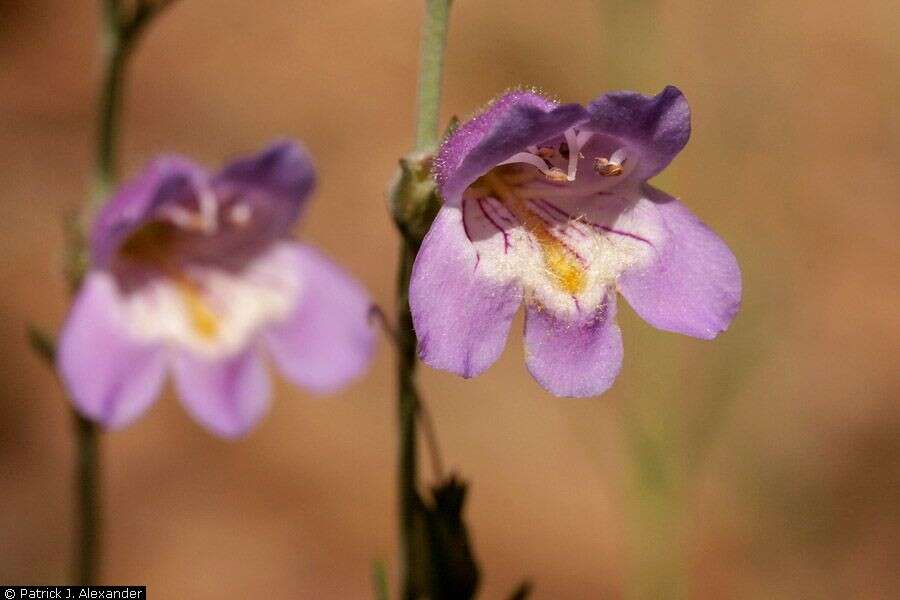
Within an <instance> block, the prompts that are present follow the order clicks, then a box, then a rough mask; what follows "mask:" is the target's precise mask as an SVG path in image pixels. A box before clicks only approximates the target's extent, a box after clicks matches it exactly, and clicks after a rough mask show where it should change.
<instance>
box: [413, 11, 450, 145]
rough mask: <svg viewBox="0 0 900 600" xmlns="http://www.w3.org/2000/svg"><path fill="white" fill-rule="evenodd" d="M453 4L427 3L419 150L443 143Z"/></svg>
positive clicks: (418, 114)
mask: <svg viewBox="0 0 900 600" xmlns="http://www.w3.org/2000/svg"><path fill="white" fill-rule="evenodd" d="M451 3H452V0H425V20H424V22H423V23H422V48H421V52H420V55H419V56H420V58H419V91H418V97H417V101H416V150H421V151H428V150H433V149H434V148H435V146H437V144H438V142H439V141H440V128H439V125H440V108H441V79H442V76H443V72H444V48H446V46H447V26H448V25H449V22H450V4H451Z"/></svg>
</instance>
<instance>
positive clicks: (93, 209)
mask: <svg viewBox="0 0 900 600" xmlns="http://www.w3.org/2000/svg"><path fill="white" fill-rule="evenodd" d="M172 1H173V0H155V1H154V0H138V2H137V4H136V5H135V6H134V8H133V9H132V10H131V11H130V13H129V14H128V15H126V14H125V10H124V8H123V6H122V2H121V0H101V15H102V23H101V34H100V35H101V48H102V57H103V82H102V84H101V90H100V99H99V106H98V115H99V116H98V130H97V155H96V159H95V160H96V165H95V172H94V183H93V189H92V192H91V196H90V199H89V200H88V202H86V203H85V205H84V209H83V211H82V214H81V218H80V219H79V221H78V224H77V225H76V227H75V231H73V232H72V235H71V238H70V241H69V249H68V252H69V261H70V262H69V265H70V269H69V273H68V277H69V286H70V288H71V290H72V291H73V293H74V292H75V291H77V290H78V288H79V286H80V285H81V281H82V280H83V279H84V276H85V274H86V272H87V268H88V262H89V259H88V247H87V240H88V236H89V231H90V226H91V223H92V222H93V219H94V216H95V215H96V213H97V211H98V210H99V209H100V208H101V207H102V206H103V203H104V202H105V201H106V199H107V198H108V197H109V194H110V192H111V191H112V189H113V187H114V186H115V184H116V179H117V170H116V161H117V158H118V156H117V155H118V152H117V142H118V138H119V129H120V122H121V115H122V89H123V83H124V80H125V73H126V70H127V67H128V60H129V57H130V56H131V51H132V49H133V48H134V45H135V42H136V41H137V39H138V38H139V37H140V34H141V32H142V31H143V30H144V28H145V27H146V26H147V25H148V24H149V23H150V22H151V21H152V20H153V17H154V16H156V15H157V14H159V12H160V11H162V10H163V9H164V8H165V7H166V6H168V5H170V4H171V3H172ZM73 420H74V429H75V441H76V452H77V459H76V466H75V499H76V500H75V506H76V511H75V512H76V515H75V518H76V520H77V523H78V527H77V534H76V538H75V546H74V558H73V562H72V569H73V573H72V576H73V578H74V580H75V582H77V583H78V584H81V585H92V584H94V583H96V581H97V576H98V575H97V574H98V571H99V565H100V550H101V548H100V545H101V544H100V541H101V538H100V521H101V498H100V436H99V429H98V427H97V426H96V425H95V424H94V423H92V422H90V421H88V420H87V419H85V418H84V417H82V416H81V415H80V414H78V413H77V412H75V411H74V410H73Z"/></svg>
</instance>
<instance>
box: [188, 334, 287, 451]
mask: <svg viewBox="0 0 900 600" xmlns="http://www.w3.org/2000/svg"><path fill="white" fill-rule="evenodd" d="M172 368H173V372H174V375H175V385H176V388H177V389H178V396H179V397H180V399H181V402H182V404H183V405H184V407H185V408H186V409H187V411H188V412H189V413H190V414H191V415H192V416H193V417H194V418H195V419H196V420H197V421H198V422H199V423H200V424H201V425H203V426H204V427H206V428H207V429H209V430H210V431H212V432H213V433H215V434H216V435H219V436H221V437H226V438H233V437H239V436H241V435H244V434H245V433H247V432H248V431H249V430H250V429H251V428H252V427H253V426H254V425H255V424H256V423H257V422H258V421H259V420H260V419H261V418H262V417H263V415H265V413H266V411H267V409H268V407H269V393H270V389H269V375H268V373H267V372H266V368H265V365H264V364H263V361H262V357H261V356H260V353H259V352H258V351H257V350H256V349H254V348H250V349H247V350H245V351H244V352H243V353H241V354H237V355H235V356H230V357H226V358H223V359H206V358H202V357H199V356H195V355H193V354H190V353H188V352H186V351H182V352H181V353H179V354H178V355H177V356H176V357H175V358H174V360H173V364H172Z"/></svg>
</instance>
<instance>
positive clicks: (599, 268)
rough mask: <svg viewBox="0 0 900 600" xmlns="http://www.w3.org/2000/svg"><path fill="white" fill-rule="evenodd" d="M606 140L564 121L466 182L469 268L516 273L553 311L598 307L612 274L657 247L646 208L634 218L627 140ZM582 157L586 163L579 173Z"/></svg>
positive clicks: (507, 275) (498, 274) (502, 276)
mask: <svg viewBox="0 0 900 600" xmlns="http://www.w3.org/2000/svg"><path fill="white" fill-rule="evenodd" d="M611 143H614V142H613V141H612V140H611V139H601V138H598V137H595V136H594V135H593V133H591V132H579V131H576V130H574V129H570V130H568V131H566V132H565V134H564V135H563V136H562V139H559V138H557V140H556V141H555V142H554V143H553V144H551V145H547V146H542V145H537V146H531V147H529V148H527V151H526V152H519V153H517V154H515V155H513V156H511V157H510V158H509V159H507V160H505V161H503V162H502V163H500V165H498V166H497V167H495V168H494V169H492V170H491V171H489V172H488V173H486V174H485V175H483V176H482V177H481V178H479V179H478V180H477V181H476V182H475V183H474V184H472V185H471V186H470V187H469V189H468V190H466V192H465V194H464V196H463V207H462V209H463V224H464V226H465V228H466V233H467V235H468V236H469V239H470V240H471V241H472V243H473V245H474V246H475V248H476V251H477V255H478V265H477V266H476V269H480V270H481V271H482V272H484V274H486V275H487V276H489V277H491V278H494V279H497V280H500V281H508V280H510V279H517V280H519V281H520V282H521V283H522V285H523V287H524V288H525V290H526V293H527V295H528V297H529V299H530V300H531V301H533V302H535V303H537V304H539V305H541V306H543V307H546V308H547V309H550V310H553V311H554V312H555V313H556V314H558V315H568V316H571V317H573V318H574V317H575V316H576V315H578V314H580V315H582V316H584V315H586V314H591V311H594V310H596V309H598V308H599V307H600V306H601V305H602V303H603V301H604V298H605V296H606V294H607V293H608V291H609V289H610V288H613V287H614V286H615V284H616V280H617V278H618V276H619V275H620V274H621V273H622V272H623V271H624V270H625V269H627V268H628V267H630V266H632V265H635V264H637V263H640V262H642V261H644V260H646V259H647V258H648V257H649V256H651V255H652V254H653V253H654V252H655V250H654V247H653V241H652V240H653V239H659V237H660V235H661V232H660V230H659V228H658V227H657V226H656V225H655V224H654V223H655V221H654V219H653V218H652V217H647V216H646V215H645V216H644V217H642V219H641V220H632V217H633V214H634V210H635V208H636V207H637V205H638V204H639V203H640V202H642V201H641V200H640V197H639V191H638V187H637V186H634V185H631V184H630V183H626V185H620V184H622V183H623V182H627V180H626V178H625V177H623V175H625V174H627V173H626V169H627V170H628V171H629V172H630V171H631V170H633V168H634V162H635V161H634V160H632V159H631V158H630V157H629V155H628V153H627V151H626V150H625V149H624V148H614V149H612V150H611V151H608V150H607V151H606V152H604V150H605V149H607V148H609V146H610V145H611ZM585 154H587V156H586V155H585ZM588 157H590V159H588ZM581 159H585V160H590V162H591V163H592V167H593V168H592V169H588V170H587V172H585V173H582V174H581V176H580V177H579V170H578V167H579V161H580V160H581ZM532 167H534V168H532ZM613 189H615V191H611V190H613ZM654 214H655V213H654ZM638 224H640V230H639V229H638Z"/></svg>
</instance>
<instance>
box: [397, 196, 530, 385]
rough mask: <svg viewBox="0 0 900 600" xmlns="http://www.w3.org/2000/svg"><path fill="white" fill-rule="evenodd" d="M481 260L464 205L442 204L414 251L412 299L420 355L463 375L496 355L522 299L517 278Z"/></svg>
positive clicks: (474, 371) (476, 370)
mask: <svg viewBox="0 0 900 600" xmlns="http://www.w3.org/2000/svg"><path fill="white" fill-rule="evenodd" d="M477 264H478V257H477V255H476V251H475V247H474V246H473V244H472V242H471V241H470V240H469V239H468V237H467V235H466V230H465V227H464V225H463V222H462V211H461V210H460V209H459V208H456V207H452V206H444V207H443V208H441V210H440V212H439V213H438V216H437V218H436V219H435V221H434V223H433V224H432V226H431V230H430V231H429V232H428V235H427V236H425V241H424V242H423V243H422V248H421V249H420V250H419V254H418V256H417V257H416V262H415V265H414V266H413V272H412V280H411V282H410V289H409V304H410V308H411V309H412V318H413V324H414V326H415V329H416V335H417V336H418V338H419V355H420V356H421V357H422V360H423V361H425V362H426V363H427V364H429V365H431V366H432V367H435V368H437V369H444V370H446V371H451V372H453V373H457V374H459V375H462V376H463V377H473V376H475V375H478V374H479V373H481V372H483V371H484V370H485V369H487V368H488V367H489V366H491V365H492V364H493V363H494V361H496V360H497V357H499V356H500V353H501V352H502V351H503V347H504V346H505V344H506V336H507V334H508V333H509V326H510V323H511V322H512V319H513V316H515V314H516V311H517V310H518V308H519V304H521V302H522V290H521V288H520V287H519V285H518V284H517V283H514V282H512V281H510V282H509V283H505V284H504V283H499V282H497V281H492V280H490V279H487V278H485V277H484V276H482V275H481V274H480V273H479V272H478V271H477V270H476V267H477Z"/></svg>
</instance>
